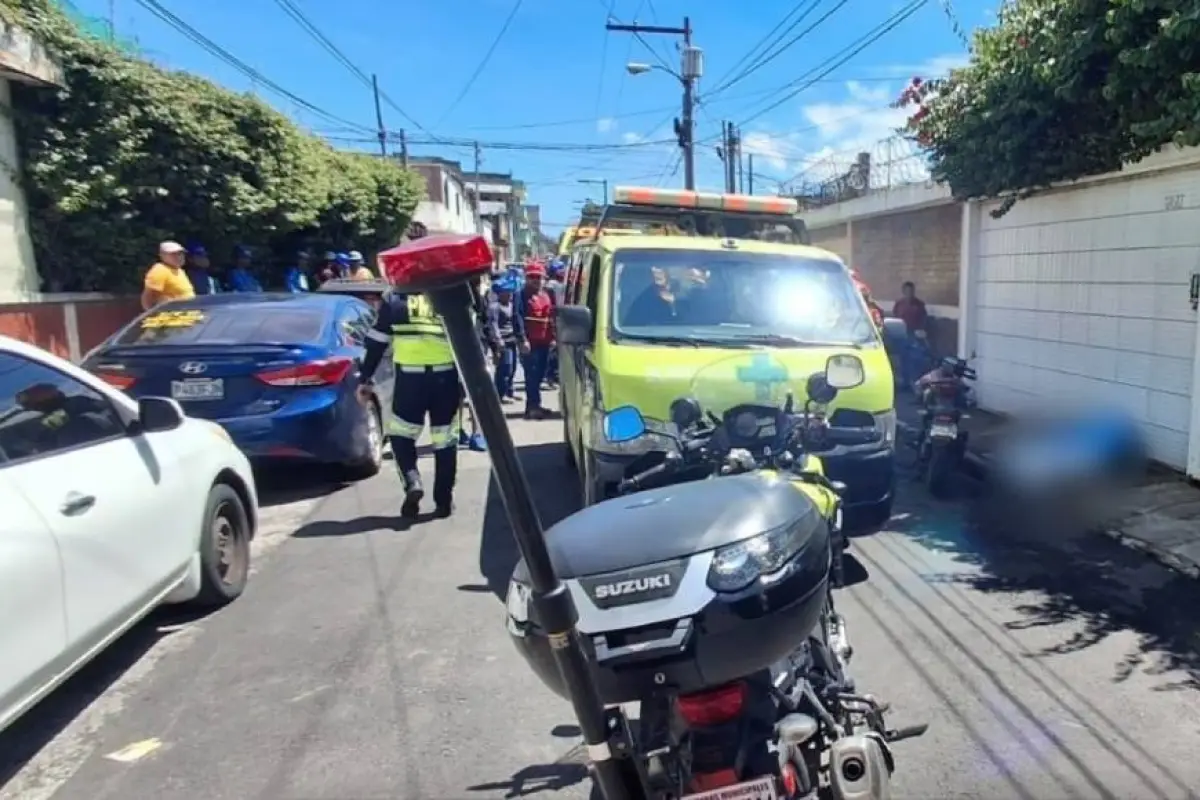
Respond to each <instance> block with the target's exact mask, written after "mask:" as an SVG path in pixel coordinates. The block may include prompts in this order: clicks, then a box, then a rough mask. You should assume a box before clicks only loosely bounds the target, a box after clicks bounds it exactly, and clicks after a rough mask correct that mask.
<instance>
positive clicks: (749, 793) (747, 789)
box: [683, 775, 779, 800]
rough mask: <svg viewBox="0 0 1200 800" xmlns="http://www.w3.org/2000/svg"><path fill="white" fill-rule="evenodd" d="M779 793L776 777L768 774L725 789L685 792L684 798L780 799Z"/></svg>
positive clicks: (691, 799)
mask: <svg viewBox="0 0 1200 800" xmlns="http://www.w3.org/2000/svg"><path fill="white" fill-rule="evenodd" d="M778 797H779V793H778V792H776V791H775V778H774V777H772V776H770V775H768V776H766V777H765V778H758V779H757V780H753V781H746V782H745V783H738V784H734V785H733V786H726V787H725V788H723V789H710V790H709V791H707V792H700V793H699V794H685V795H684V796H683V800H778Z"/></svg>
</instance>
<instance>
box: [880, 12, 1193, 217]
mask: <svg viewBox="0 0 1200 800" xmlns="http://www.w3.org/2000/svg"><path fill="white" fill-rule="evenodd" d="M901 104H902V105H909V106H911V107H914V108H915V112H914V114H913V117H912V118H911V119H910V121H909V130H910V132H911V133H912V134H913V136H914V138H916V140H917V141H918V142H919V143H920V144H921V145H923V146H924V147H926V148H927V149H928V150H929V152H930V155H931V160H932V164H933V170H932V171H933V176H934V178H936V179H938V180H942V181H945V182H947V183H949V185H950V187H951V188H952V189H953V191H954V193H955V195H956V196H959V197H1005V198H1006V200H1007V202H1006V203H1004V204H1003V205H1002V206H1001V208H1000V209H999V211H998V213H1003V212H1005V211H1007V210H1008V209H1009V208H1011V206H1012V203H1013V202H1015V201H1016V200H1017V199H1018V198H1020V197H1022V196H1025V195H1028V194H1030V193H1032V192H1034V191H1037V190H1038V189H1041V188H1044V187H1047V186H1050V185H1051V184H1054V183H1057V182H1060V181H1068V180H1074V179H1077V178H1081V177H1084V176H1087V175H1094V174H1099V173H1103V172H1108V171H1112V170H1115V169H1118V168H1119V167H1120V166H1121V165H1122V164H1124V163H1127V162H1131V161H1136V160H1138V159H1140V158H1144V157H1145V156H1146V155H1148V154H1150V153H1152V152H1154V151H1155V150H1157V149H1158V148H1160V147H1162V146H1163V145H1165V144H1167V143H1170V142H1175V143H1176V144H1179V145H1196V144H1200V0H1013V1H1012V2H1007V3H1004V4H1002V5H1001V8H1000V11H999V14H998V20H997V23H996V25H995V26H993V27H991V28H988V29H982V30H980V31H978V32H976V34H975V41H974V45H973V47H972V56H971V61H970V63H969V64H968V65H967V66H966V67H965V68H963V69H961V70H955V71H954V72H953V73H952V74H951V76H950V78H949V79H948V80H945V81H936V82H932V83H925V84H921V85H918V86H914V87H910V88H909V90H908V91H906V92H905V95H904V96H903V97H902V98H901Z"/></svg>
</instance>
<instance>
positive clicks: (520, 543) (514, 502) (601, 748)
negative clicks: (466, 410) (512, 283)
mask: <svg viewBox="0 0 1200 800" xmlns="http://www.w3.org/2000/svg"><path fill="white" fill-rule="evenodd" d="M472 291H473V290H472V289H471V288H470V287H469V286H467V285H465V284H459V285H457V286H451V287H449V288H445V289H437V290H434V291H431V292H430V293H429V299H430V300H431V301H432V302H433V308H434V310H435V311H436V312H437V313H438V314H440V315H441V317H442V321H443V323H444V324H445V326H446V336H447V338H448V339H449V340H450V346H451V348H453V350H454V357H455V360H456V361H457V362H458V369H459V374H461V375H462V380H463V385H464V386H466V389H467V396H468V398H469V399H470V401H471V408H472V409H473V410H474V412H475V421H476V422H477V423H478V425H479V427H480V429H481V430H482V431H483V435H484V438H485V439H487V443H488V455H490V456H491V460H492V472H493V473H494V474H495V476H496V485H497V486H499V487H500V496H501V497H502V498H503V499H504V507H505V510H506V511H507V512H508V519H509V522H510V523H512V529H513V537H514V538H515V539H516V540H517V548H518V549H519V550H520V551H521V557H522V558H524V559H525V564H526V566H528V568H529V582H530V583H531V584H532V586H531V587H530V588H531V589H532V593H531V595H532V596H531V598H530V601H531V604H532V606H533V611H534V613H535V614H536V615H537V620H538V622H539V624H540V625H541V626H542V627H543V628H544V629H545V630H546V635H547V638H548V639H549V641H550V649H551V652H553V653H554V659H555V661H557V662H558V668H559V669H560V670H561V671H562V675H563V680H564V682H565V683H566V685H567V689H568V690H569V692H570V695H571V705H572V706H573V707H574V709H575V716H576V717H577V718H578V720H579V728H580V730H581V731H582V732H583V740H584V743H585V744H586V745H587V749H588V755H589V757H590V758H591V759H592V762H593V764H594V766H595V776H596V782H597V783H598V784H599V786H600V790H601V791H602V792H603V794H604V797H605V798H606V800H648V798H649V797H650V792H649V790H648V788H647V787H646V785H645V783H644V782H643V781H642V780H641V779H640V775H641V771H640V770H638V769H637V768H636V767H634V768H632V769H627V768H623V766H622V761H621V760H619V756H620V755H621V754H614V753H613V752H612V749H613V748H612V744H611V743H612V742H613V741H614V736H613V733H619V734H620V735H621V739H622V740H624V741H628V738H627V737H626V736H625V734H626V733H627V725H628V723H627V722H624V717H623V716H622V715H621V714H620V710H619V709H617V710H616V711H610V712H606V711H605V708H604V703H603V702H602V701H601V700H600V690H599V688H598V687H597V686H596V682H595V679H594V678H593V676H592V669H591V663H590V660H589V658H588V654H587V651H586V650H585V649H584V647H583V640H582V639H581V638H580V634H579V631H578V630H577V629H576V628H575V622H576V620H577V619H578V617H579V614H578V612H577V611H576V609H575V603H574V602H573V601H572V599H571V594H570V592H569V591H568V590H567V587H566V585H565V584H564V583H563V582H562V581H561V580H559V578H558V575H556V574H555V572H554V565H553V563H552V562H551V560H550V551H549V550H548V549H547V548H546V542H545V539H544V538H543V533H542V521H541V519H539V517H538V513H537V507H536V506H535V505H534V502H533V493H532V492H531V491H530V489H529V482H528V481H527V480H526V478H525V471H524V470H523V469H522V468H521V461H520V459H519V458H518V457H517V450H516V447H514V445H513V440H512V434H511V433H510V432H509V430H508V423H507V421H506V420H505V418H504V410H503V409H502V408H501V406H500V397H499V395H497V394H496V387H495V384H494V383H493V381H492V380H491V378H490V376H489V375H488V371H487V363H486V361H485V360H484V355H483V345H482V344H481V343H480V341H479V337H478V336H477V335H476V332H475V325H474V323H473V322H472V320H471V307H472V305H473V302H472V301H473V297H472ZM614 728H625V729H626V730H619V731H614ZM631 766H632V765H631ZM631 776H634V778H635V779H634V780H633V781H632V785H631V782H630V777H631Z"/></svg>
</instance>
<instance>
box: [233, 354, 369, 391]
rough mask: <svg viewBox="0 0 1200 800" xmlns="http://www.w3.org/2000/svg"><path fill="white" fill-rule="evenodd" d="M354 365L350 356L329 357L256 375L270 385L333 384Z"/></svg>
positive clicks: (339, 380)
mask: <svg viewBox="0 0 1200 800" xmlns="http://www.w3.org/2000/svg"><path fill="white" fill-rule="evenodd" d="M353 366H354V362H353V361H351V360H350V359H348V358H329V359H322V360H320V361H307V362H305V363H303V364H293V365H291V366H287V367H279V368H277V369H268V370H265V371H263V372H258V373H255V375H254V377H256V378H258V379H259V380H260V381H262V382H263V383H265V384H267V385H268V386H333V385H335V384H338V383H341V382H342V379H343V378H345V377H346V373H348V372H349V371H350V368H351V367H353Z"/></svg>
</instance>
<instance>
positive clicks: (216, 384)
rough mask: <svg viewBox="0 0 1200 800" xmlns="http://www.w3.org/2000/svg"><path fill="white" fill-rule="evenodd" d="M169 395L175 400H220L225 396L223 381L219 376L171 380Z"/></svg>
mask: <svg viewBox="0 0 1200 800" xmlns="http://www.w3.org/2000/svg"><path fill="white" fill-rule="evenodd" d="M171 397H173V398H175V399H176V400H221V399H222V398H224V397H225V381H223V380H221V379H220V378H192V379H190V380H186V381H171Z"/></svg>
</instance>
